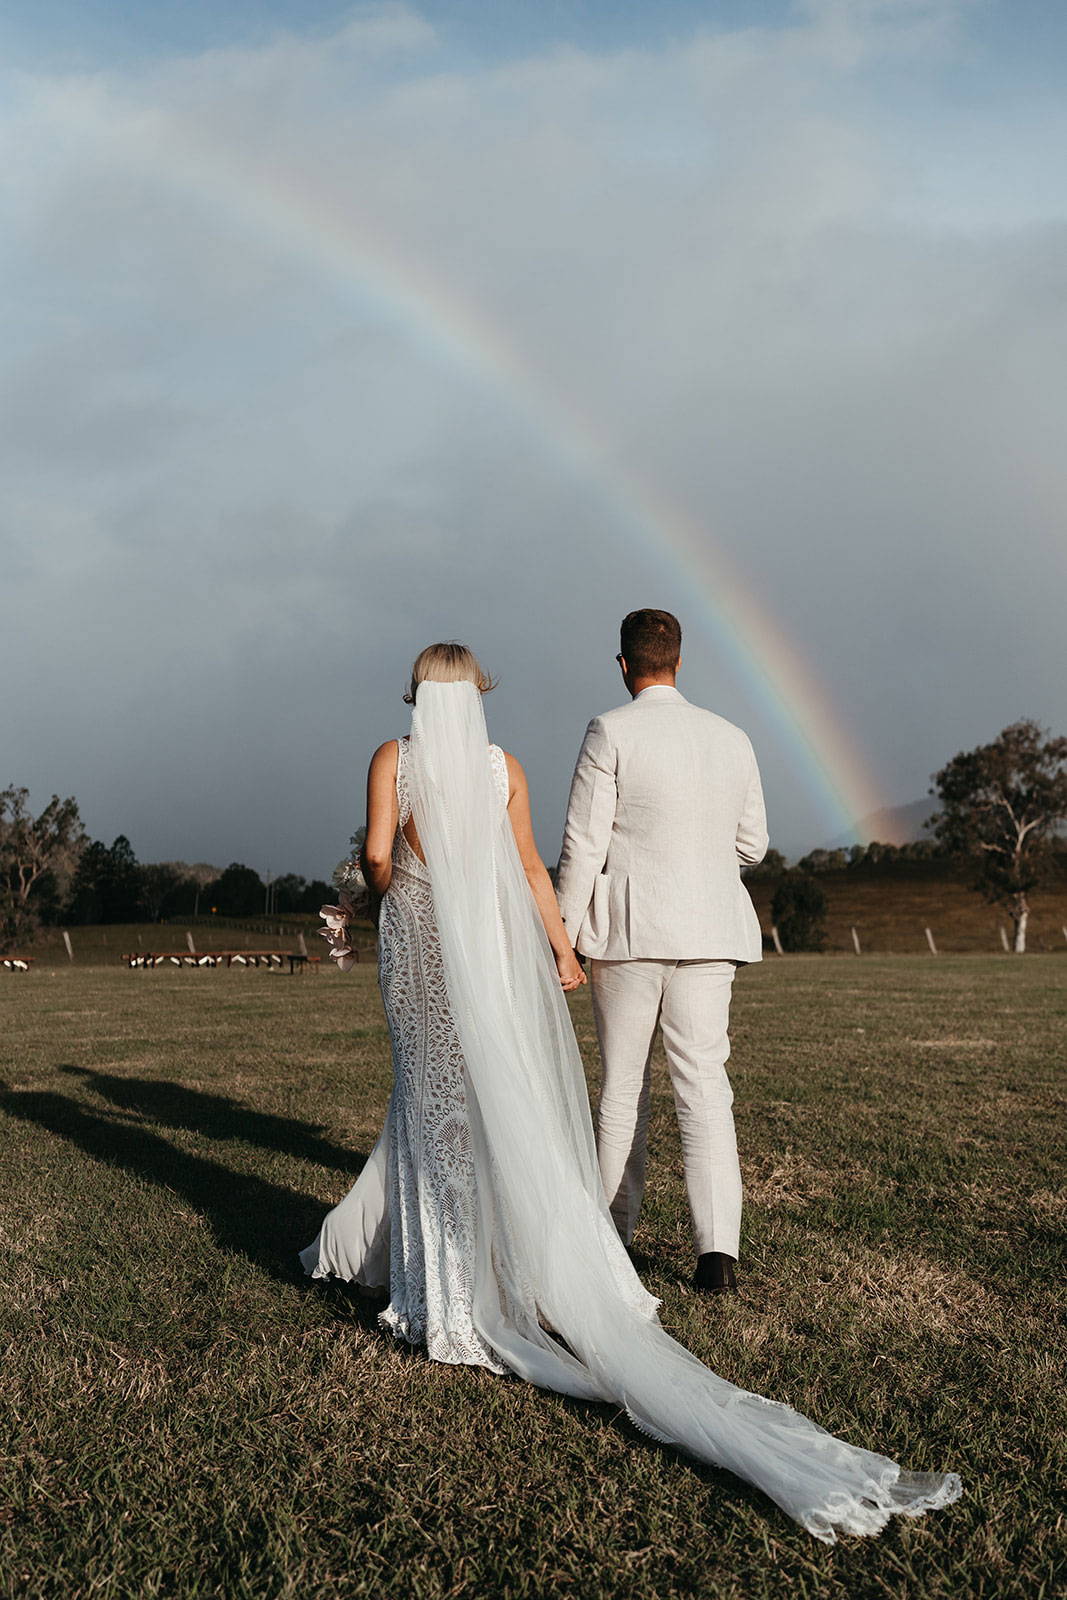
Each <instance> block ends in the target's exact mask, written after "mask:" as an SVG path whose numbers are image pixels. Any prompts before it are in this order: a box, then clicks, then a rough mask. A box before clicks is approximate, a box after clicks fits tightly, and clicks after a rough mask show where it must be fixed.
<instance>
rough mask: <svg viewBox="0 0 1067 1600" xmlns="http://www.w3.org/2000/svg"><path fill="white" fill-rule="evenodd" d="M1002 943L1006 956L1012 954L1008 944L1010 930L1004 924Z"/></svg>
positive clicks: (1001, 934) (1001, 925)
mask: <svg viewBox="0 0 1067 1600" xmlns="http://www.w3.org/2000/svg"><path fill="white" fill-rule="evenodd" d="M1000 942H1001V944H1002V945H1003V946H1004V951H1005V954H1007V955H1010V954H1011V945H1010V944H1009V943H1008V930H1007V928H1006V927H1005V926H1004V924H1003V922H1002V923H1001V924H1000Z"/></svg>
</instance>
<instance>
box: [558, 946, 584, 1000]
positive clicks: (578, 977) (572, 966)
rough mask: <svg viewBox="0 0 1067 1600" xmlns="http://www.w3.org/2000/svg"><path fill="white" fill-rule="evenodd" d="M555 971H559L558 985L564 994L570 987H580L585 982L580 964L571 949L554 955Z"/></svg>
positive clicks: (567, 992)
mask: <svg viewBox="0 0 1067 1600" xmlns="http://www.w3.org/2000/svg"><path fill="white" fill-rule="evenodd" d="M556 971H557V972H558V973H559V981H560V986H561V988H562V989H563V991H564V993H566V994H569V993H570V991H571V990H572V989H580V988H581V987H582V984H583V983H585V982H586V976H585V972H584V971H583V969H582V964H581V962H580V961H579V960H578V957H577V956H576V955H575V953H574V951H573V950H567V951H565V952H564V953H563V954H562V955H558V956H557V957H556Z"/></svg>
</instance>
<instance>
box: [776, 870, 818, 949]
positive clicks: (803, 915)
mask: <svg viewBox="0 0 1067 1600" xmlns="http://www.w3.org/2000/svg"><path fill="white" fill-rule="evenodd" d="M771 916H772V918H773V919H774V925H775V927H776V928H777V929H778V937H779V939H780V940H781V941H782V949H783V950H821V949H822V947H823V945H824V944H825V943H826V930H825V928H824V927H823V918H824V917H825V916H826V896H825V894H824V893H823V891H822V888H821V886H820V885H819V884H818V883H816V881H815V879H814V878H811V877H808V876H807V875H806V874H804V873H801V872H791V873H790V874H789V876H788V877H785V878H783V879H782V881H781V883H780V884H779V885H778V887H777V889H776V890H775V891H774V899H773V900H772V901H771Z"/></svg>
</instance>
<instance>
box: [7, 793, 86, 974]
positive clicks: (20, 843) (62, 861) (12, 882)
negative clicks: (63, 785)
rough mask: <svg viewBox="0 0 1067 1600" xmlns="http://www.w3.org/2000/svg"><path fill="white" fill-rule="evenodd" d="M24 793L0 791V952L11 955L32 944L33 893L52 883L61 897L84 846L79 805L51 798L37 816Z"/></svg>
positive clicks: (35, 910)
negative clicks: (28, 941) (0, 950)
mask: <svg viewBox="0 0 1067 1600" xmlns="http://www.w3.org/2000/svg"><path fill="white" fill-rule="evenodd" d="M29 801H30V792H29V790H28V789H16V788H15V787H14V786H10V787H8V788H7V789H3V790H0V948H2V949H4V950H14V949H15V947H16V946H17V945H19V944H22V943H25V942H26V941H27V940H28V939H32V937H33V935H34V932H35V931H36V927H37V923H38V920H39V917H38V908H37V905H36V904H35V891H36V892H38V893H39V891H40V888H41V885H42V883H44V882H45V881H48V880H50V882H51V885H52V888H53V892H54V894H55V895H57V896H62V895H65V894H66V892H67V888H68V886H69V884H70V880H71V878H72V876H73V874H74V870H75V868H76V867H77V865H78V858H79V856H80V855H81V852H82V850H83V848H84V845H85V829H84V828H83V827H82V821H81V817H80V816H79V815H78V802H77V801H76V800H75V799H74V798H73V796H71V797H69V798H68V799H66V800H61V799H60V798H59V796H58V795H55V794H54V795H53V796H52V798H51V800H50V801H49V802H48V804H47V805H46V806H45V808H44V810H43V811H42V812H41V814H40V816H38V817H35V816H34V815H33V813H32V812H31V810H30V804H29Z"/></svg>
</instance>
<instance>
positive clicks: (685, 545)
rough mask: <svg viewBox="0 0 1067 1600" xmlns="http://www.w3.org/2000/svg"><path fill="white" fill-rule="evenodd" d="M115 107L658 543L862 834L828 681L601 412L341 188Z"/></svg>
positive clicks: (126, 130) (209, 193)
mask: <svg viewBox="0 0 1067 1600" xmlns="http://www.w3.org/2000/svg"><path fill="white" fill-rule="evenodd" d="M67 109H68V111H69V102H68V103H67ZM114 109H115V108H114V106H113V105H112V106H111V107H109V108H108V114H107V115H104V114H103V112H102V109H101V107H100V104H99V101H98V100H97V99H96V97H95V96H93V97H88V98H82V100H81V103H80V106H79V107H78V112H77V114H78V116H79V119H80V120H84V119H85V118H87V117H88V118H89V119H91V121H92V122H93V123H94V124H95V128H94V131H95V132H97V133H99V134H103V135H104V136H105V137H106V138H107V139H108V141H109V142H110V143H112V144H113V146H114V149H115V154H116V156H117V157H118V158H119V159H121V160H122V161H124V162H125V163H127V164H134V165H138V166H141V167H142V168H143V169H144V170H145V172H146V175H148V176H150V177H152V178H153V179H154V180H156V181H163V182H165V183H167V184H169V185H172V186H174V187H177V188H180V189H182V190H183V191H185V192H187V193H188V195H189V196H190V198H192V199H193V200H194V201H198V202H200V203H204V202H210V203H211V204H213V205H216V206H219V205H221V206H223V207H224V209H225V211H226V215H227V217H228V218H231V219H233V218H236V219H239V220H240V221H241V223H242V224H243V225H244V226H246V227H249V228H250V229H252V230H254V231H255V232H256V233H257V234H258V235H259V236H260V237H266V238H268V239H269V240H270V241H271V243H272V245H273V247H274V248H276V249H281V250H283V251H285V252H286V253H288V254H290V255H298V256H299V257H301V258H303V260H304V261H305V262H307V263H308V264H309V265H310V266H311V267H312V268H313V269H314V270H315V271H317V272H318V273H320V274H321V273H326V274H328V275H330V276H332V277H333V278H334V279H336V280H337V281H338V282H339V284H341V285H342V286H343V287H345V288H347V289H349V290H351V289H352V288H353V287H354V288H355V289H356V290H357V291H358V292H359V293H360V294H362V295H364V296H369V297H371V298H372V299H373V301H374V302H375V303H376V304H377V305H378V306H380V307H381V308H382V309H383V310H385V311H386V312H387V313H388V314H390V315H392V316H394V317H395V318H397V319H398V320H399V321H400V322H401V323H402V324H404V325H405V326H408V327H410V328H412V329H414V330H415V331H416V332H417V333H418V334H419V336H420V338H421V339H422V340H423V342H424V343H425V344H426V345H427V346H428V347H429V348H431V349H435V350H436V351H438V352H439V353H440V354H441V355H442V356H443V357H444V358H445V359H446V360H447V361H450V362H453V363H458V364H460V365H462V367H464V368H466V369H467V370H469V371H471V372H472V373H474V374H475V375H476V376H477V377H478V378H479V379H480V380H481V381H483V382H485V383H487V384H489V385H491V386H492V387H493V388H494V389H495V390H497V391H500V392H501V393H502V394H503V395H504V396H505V397H506V399H507V401H508V403H509V404H510V406H511V407H512V409H513V410H515V411H516V412H518V413H519V414H520V415H522V416H523V417H524V418H525V420H526V421H527V422H528V424H529V425H530V426H531V427H532V428H533V429H535V430H536V432H537V434H538V436H539V437H540V438H541V439H542V440H544V441H546V442H547V443H548V444H549V445H550V446H551V448H552V450H553V452H554V453H555V454H556V455H557V457H559V458H560V459H562V460H563V461H564V462H565V463H566V464H567V465H568V466H569V467H570V468H571V469H572V470H574V471H576V472H577V473H579V474H580V475H582V476H584V477H585V478H586V479H587V480H588V481H589V482H590V483H591V484H592V485H594V487H595V488H596V490H597V492H598V493H599V495H600V496H601V497H602V498H603V500H604V502H605V503H606V504H607V505H608V506H609V507H610V509H611V511H612V513H613V515H614V516H615V518H616V519H617V520H618V522H619V524H620V527H622V528H624V529H626V530H627V532H628V534H629V536H630V537H631V538H632V539H633V540H634V542H635V543H636V544H637V545H638V546H640V547H641V548H642V549H645V548H646V547H647V545H648V544H649V543H650V542H651V543H652V544H654V546H655V547H656V548H657V551H658V556H659V559H660V560H661V562H663V563H665V565H666V568H667V573H666V575H668V576H669V575H673V577H674V578H675V580H676V581H677V582H679V583H680V584H681V585H683V586H684V587H685V588H686V590H687V591H688V592H689V593H691V595H692V597H693V599H694V600H695V601H696V602H697V603H698V605H699V611H700V616H699V622H700V625H701V626H702V627H703V628H704V629H706V630H707V632H708V633H709V635H710V636H711V637H712V638H713V639H714V640H715V641H716V642H717V643H718V644H719V645H720V646H721V647H723V648H724V649H725V650H726V652H727V653H728V655H729V657H730V659H731V661H732V662H733V664H734V667H735V669H736V670H737V672H738V674H739V676H740V678H741V679H742V681H743V682H744V683H745V685H746V687H747V689H748V691H749V693H750V694H751V695H752V696H753V698H754V700H755V701H756V703H757V704H759V706H760V707H761V709H762V710H763V712H764V714H765V715H766V716H767V718H768V721H769V723H770V724H771V725H772V726H773V727H774V728H775V729H776V730H777V732H778V733H779V735H780V736H781V737H782V739H783V741H784V742H785V744H786V746H787V748H789V749H791V750H792V752H793V754H794V757H795V759H796V760H797V762H798V764H799V767H800V769H801V771H802V772H803V774H804V777H805V779H806V782H807V785H808V787H809V789H810V791H811V793H812V795H813V798H814V799H815V801H816V803H817V805H818V806H819V808H820V810H821V811H822V812H823V813H824V814H825V818H826V823H827V827H828V830H829V831H832V832H833V833H835V834H837V833H850V834H853V835H856V834H857V824H858V822H859V821H860V819H862V818H864V817H866V816H867V815H868V814H870V813H872V812H875V811H877V810H878V809H879V808H880V807H881V806H882V804H883V796H882V795H881V793H880V791H879V788H878V785H877V783H876V781H875V779H874V778H873V776H872V775H871V773H870V772H869V770H868V769H867V767H866V765H865V763H864V760H863V757H862V755H861V753H860V752H859V751H858V750H857V749H856V748H855V746H854V745H853V743H852V741H851V740H850V739H849V737H848V736H847V735H846V733H845V732H844V731H843V730H842V728H841V726H840V723H839V720H838V716H837V714H836V711H835V708H834V705H833V703H832V701H831V698H830V696H829V694H828V693H827V691H826V689H825V688H824V687H823V686H822V685H821V684H820V683H819V682H818V681H817V679H816V676H815V674H814V673H813V672H812V671H811V669H810V667H809V666H808V665H807V663H806V662H805V661H804V660H803V659H802V657H801V656H800V654H799V653H798V651H797V650H796V648H795V647H794V646H793V645H792V644H791V643H790V641H789V639H788V638H787V636H786V633H785V631H784V629H783V628H782V626H781V624H780V623H779V622H778V621H777V619H776V618H774V617H773V616H772V615H771V614H770V612H769V611H768V610H767V608H766V607H765V606H764V605H763V604H762V603H761V602H760V601H759V600H758V599H757V598H756V596H755V595H754V594H753V593H752V591H751V588H750V587H748V586H747V585H746V584H745V582H744V581H743V579H742V578H741V576H740V575H739V573H738V572H737V570H736V568H735V567H734V565H733V563H732V562H731V561H730V559H729V558H728V556H727V555H726V554H725V552H724V551H723V550H722V549H721V548H720V547H718V546H717V545H716V544H715V542H714V541H713V539H712V536H711V534H710V533H709V531H708V529H707V528H706V527H705V526H704V524H703V523H702V522H700V521H699V520H698V519H697V518H696V517H694V516H693V515H692V514H691V513H690V512H689V511H688V510H686V509H685V508H684V507H682V506H681V505H680V504H678V503H677V502H676V501H674V500H672V499H671V498H670V497H669V496H668V495H667V494H666V493H665V492H664V491H663V490H662V488H660V487H659V486H658V485H655V484H653V483H652V482H651V481H649V479H647V478H646V477H644V476H643V475H642V474H641V473H640V472H639V471H638V470H637V469H636V468H635V467H634V465H633V463H632V462H630V461H627V460H624V459H623V458H622V457H621V456H620V454H619V452H618V450H617V449H616V448H614V447H613V445H612V443H611V441H610V440H609V439H607V438H606V437H605V435H604V434H603V432H602V431H601V429H600V428H599V427H598V425H597V423H596V422H595V421H594V419H593V418H591V417H589V416H588V415H586V414H585V413H583V412H582V411H580V410H579V409H578V408H576V407H575V405H574V403H573V401H572V400H571V399H570V397H569V396H568V395H566V394H564V393H562V392H561V391H560V390H559V389H558V388H556V387H554V386H553V385H552V383H551V382H550V380H549V379H548V378H547V377H546V375H545V374H544V373H543V372H541V371H539V370H537V368H536V367H535V365H534V363H533V362H532V360H531V359H530V358H529V357H528V356H527V355H526V354H525V353H524V352H523V351H521V350H520V349H519V348H518V346H517V345H516V344H515V343H514V341H513V340H512V339H511V338H510V336H509V335H508V334H507V332H506V331H505V330H504V329H503V328H501V327H500V326H498V325H496V324H494V323H493V322H491V321H490V320H489V319H488V318H487V317H485V316H484V315H483V314H482V313H481V312H480V311H479V310H477V309H476V308H475V307H473V306H472V305H470V304H469V303H467V302H465V301H464V300H463V299H462V298H461V296H460V295H458V294H457V293H456V292H455V291H454V289H453V288H452V287H451V286H450V285H448V284H446V283H445V282H444V281H442V279H441V278H439V277H437V276H435V275H433V274H431V273H430V272H429V271H428V270H427V269H426V268H425V267H424V266H422V265H421V264H420V263H418V262H416V261H412V260H410V259H408V258H406V257H402V256H401V255H400V254H399V252H398V251H397V249H396V247H395V245H394V244H393V242H392V241H391V240H389V239H388V238H386V237H385V236H384V235H383V234H382V233H381V232H380V231H379V230H376V229H375V228H374V226H373V225H372V224H371V223H370V222H369V221H368V220H367V219H365V218H359V217H357V216H354V215H353V214H352V212H351V210H350V209H342V208H341V207H340V206H339V205H338V201H337V198H336V196H333V195H330V196H327V195H325V194H317V193H316V192H315V191H314V190H313V189H312V188H311V187H310V186H309V184H308V182H307V180H306V177H305V176H303V175H302V176H301V178H300V181H299V182H298V181H296V179H295V178H294V177H289V176H287V175H285V174H284V173H282V172H281V171H279V170H278V169H277V168H272V169H271V170H270V171H269V172H268V171H264V170H262V169H260V168H258V167H255V166H251V165H249V164H248V163H245V162H242V161H240V160H238V159H236V158H234V157H233V156H232V155H231V154H230V153H229V152H228V151H226V150H225V149H224V148H222V147H220V146H219V144H217V143H210V144H209V143H207V142H206V141H205V140H203V139H202V138H201V137H200V136H199V135H198V134H197V133H195V132H194V131H193V130H191V129H189V128H188V127H186V126H183V125H179V124H178V123H177V122H176V121H175V120H174V119H173V118H168V117H165V116H164V115H163V114H162V113H160V112H157V111H151V112H143V111H137V112H134V113H132V121H133V123H134V127H133V128H131V125H130V123H131V117H130V116H129V115H127V116H124V117H122V119H121V122H122V126H121V128H120V127H118V126H117V125H116V120H115V117H114Z"/></svg>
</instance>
